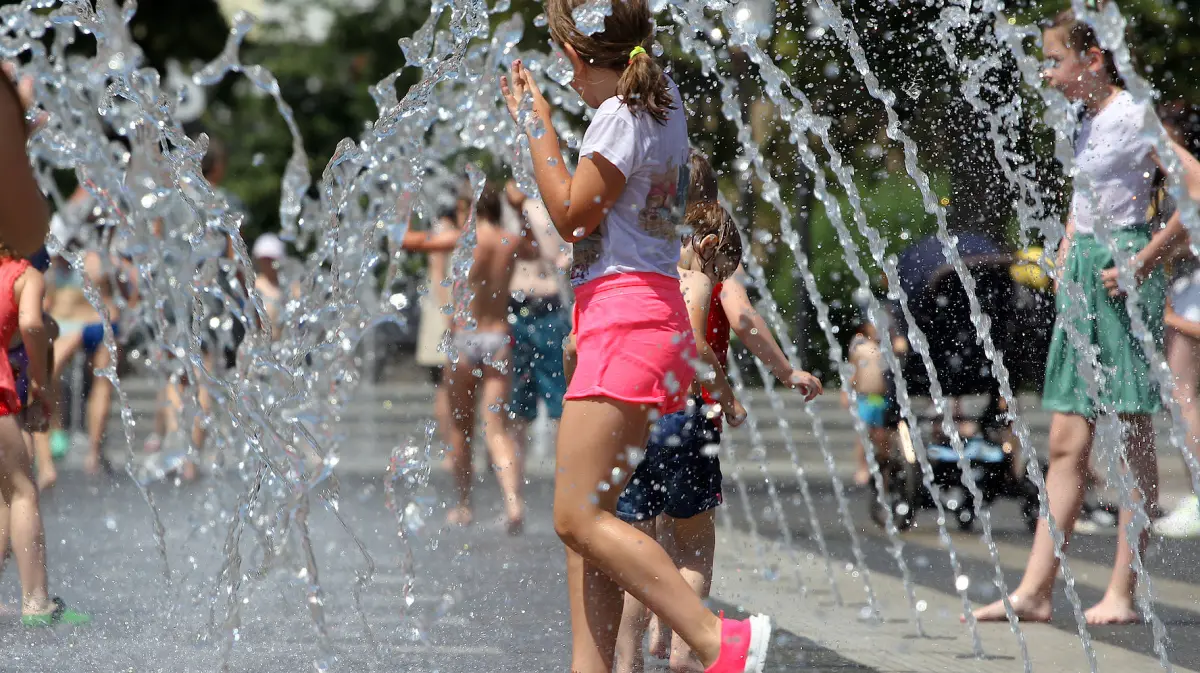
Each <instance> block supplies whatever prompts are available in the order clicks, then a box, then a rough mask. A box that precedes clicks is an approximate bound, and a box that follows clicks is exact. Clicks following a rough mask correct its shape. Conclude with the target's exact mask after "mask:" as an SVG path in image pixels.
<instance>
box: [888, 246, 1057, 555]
mask: <svg viewBox="0 0 1200 673" xmlns="http://www.w3.org/2000/svg"><path fill="white" fill-rule="evenodd" d="M958 250H959V253H960V255H961V256H962V257H963V261H964V262H965V264H966V266H967V269H968V271H969V272H970V274H971V276H972V278H973V279H974V280H975V292H976V296H977V297H978V298H979V302H980V305H981V308H982V309H983V311H984V313H986V314H987V315H988V316H990V318H991V329H990V332H991V335H992V339H993V341H994V342H995V344H996V348H997V349H998V350H1000V351H1001V352H1002V353H1003V355H1004V362H1005V364H1006V366H1007V368H1008V370H1009V374H1010V377H1011V378H1012V386H1013V388H1014V389H1017V388H1030V387H1038V386H1040V384H1041V376H1042V371H1043V367H1044V363H1045V361H1046V353H1047V351H1048V349H1049V344H1050V334H1051V330H1052V328H1053V325H1054V301H1053V296H1052V295H1049V294H1048V293H1045V292H1043V291H1040V290H1038V289H1036V288H1031V287H1029V286H1027V285H1023V284H1021V283H1018V282H1016V281H1015V280H1014V279H1013V275H1012V273H1011V271H1010V269H1011V267H1012V265H1013V261H1014V255H1012V254H1009V253H1005V252H1002V251H1000V250H999V249H997V247H996V246H995V244H994V243H992V241H990V240H989V239H987V238H985V237H983V236H979V235H974V234H960V235H959V237H958ZM899 272H900V281H901V284H902V286H903V287H904V290H905V292H906V294H907V295H908V297H909V302H910V309H911V311H912V314H913V318H914V319H915V321H916V323H917V326H918V327H920V328H921V330H922V331H923V332H924V333H925V335H926V337H927V339H928V341H929V350H930V356H931V358H932V360H933V362H934V365H935V368H936V370H937V374H938V381H939V383H940V384H941V386H942V392H943V393H944V394H945V395H946V396H948V397H950V398H953V399H954V400H955V401H956V402H955V404H954V405H953V413H954V418H952V422H953V423H955V424H956V425H957V426H958V429H959V434H960V436H961V437H962V439H963V441H964V444H965V447H964V451H965V454H966V457H967V458H968V460H969V462H970V469H971V474H972V476H973V477H974V479H975V482H976V484H977V485H978V487H979V490H980V491H981V495H982V497H983V502H981V503H977V502H975V500H974V497H973V496H972V494H971V493H970V491H968V490H967V488H966V487H965V486H964V483H963V474H962V469H961V468H960V467H959V464H958V454H957V453H956V452H955V451H954V449H953V448H952V447H951V444H950V441H949V439H948V438H947V437H946V436H945V435H944V433H943V432H942V429H941V424H942V419H941V418H940V417H934V416H933V415H930V414H926V415H924V416H923V417H921V418H920V419H919V422H918V425H919V427H915V428H914V427H909V425H908V423H907V421H904V420H900V421H899V423H898V427H897V430H898V432H899V435H900V450H899V451H893V452H892V455H891V456H889V458H888V461H887V464H886V465H882V466H881V467H882V468H883V471H884V477H885V479H884V481H885V484H886V486H885V488H886V490H887V492H886V493H885V497H884V498H883V501H884V502H885V503H887V505H888V507H889V508H890V509H891V510H892V514H893V519H894V521H895V523H896V526H897V527H898V528H899V529H900V530H906V529H908V528H909V527H911V526H912V525H913V522H914V520H915V518H916V514H917V512H918V511H919V510H920V509H926V508H933V507H934V506H935V500H934V499H935V498H937V499H940V500H941V502H942V504H943V506H944V508H945V509H946V511H947V512H948V513H949V514H950V516H953V518H954V521H955V523H956V524H957V525H958V527H959V529H961V530H964V531H965V530H970V529H971V528H972V526H973V525H974V522H975V518H976V514H977V512H978V510H979V508H980V507H986V506H989V505H991V503H992V502H993V501H995V500H996V499H998V498H1010V499H1016V500H1018V501H1019V502H1020V506H1021V515H1022V518H1023V520H1024V522H1025V525H1026V526H1027V527H1028V528H1029V530H1030V531H1032V530H1033V529H1034V528H1035V527H1036V526H1037V520H1038V510H1039V504H1038V494H1037V488H1036V487H1035V486H1034V485H1033V483H1032V482H1031V481H1030V480H1029V478H1028V477H1027V476H1026V474H1025V470H1024V468H1023V465H1022V464H1020V462H1019V451H1018V450H1017V448H1016V442H1015V440H1014V439H1012V438H1011V436H1010V428H1009V426H1010V422H1009V416H1008V409H1007V408H1006V406H1005V404H1004V401H1003V400H1002V398H1001V396H1000V393H999V388H1000V387H999V383H998V382H997V381H996V380H995V378H994V377H993V375H992V373H991V364H990V362H989V361H988V358H987V355H986V353H985V352H984V347H983V342H982V340H981V339H978V338H977V337H976V334H975V328H974V326H973V325H972V324H971V314H970V307H969V304H968V301H967V295H966V291H965V290H964V288H963V286H962V283H961V282H960V281H959V278H958V275H957V274H956V272H955V270H954V268H953V267H952V266H951V265H950V264H949V263H947V262H946V261H945V258H944V256H943V255H942V251H941V244H940V242H939V241H938V240H937V239H934V238H929V239H924V240H922V241H919V242H917V243H916V244H914V245H913V246H912V247H910V248H909V249H908V250H906V251H905V252H904V253H903V254H902V255H901V257H900V260H899ZM902 373H903V374H904V379H905V382H906V383H907V386H908V391H909V394H910V395H912V396H914V397H920V396H928V395H929V393H930V381H929V376H928V372H927V371H926V369H925V365H924V362H923V361H922V360H921V358H920V357H919V356H918V355H915V354H913V355H909V356H908V357H907V358H905V360H904V361H903V363H902ZM980 395H983V396H986V399H987V403H986V405H985V406H984V407H983V410H982V412H981V413H978V414H977V415H975V416H973V417H972V416H966V415H964V414H963V413H962V411H961V409H962V408H965V407H966V406H967V405H960V404H959V400H961V399H962V398H965V397H970V396H980ZM976 408H978V406H976ZM916 433H920V435H919V436H920V437H921V438H922V439H924V441H923V442H921V444H922V445H923V446H924V447H925V451H926V455H927V457H928V460H929V463H930V466H931V467H932V473H933V486H934V488H933V491H934V492H930V489H928V488H926V487H925V484H924V481H923V474H922V469H921V465H920V463H919V461H918V458H917V454H916V449H915V446H914V442H913V436H914V434H916ZM884 514H885V513H884V512H883V510H882V506H881V505H880V504H879V502H878V499H874V498H873V499H872V501H871V517H872V519H873V520H875V522H876V523H877V524H879V525H882V523H883V520H884Z"/></svg>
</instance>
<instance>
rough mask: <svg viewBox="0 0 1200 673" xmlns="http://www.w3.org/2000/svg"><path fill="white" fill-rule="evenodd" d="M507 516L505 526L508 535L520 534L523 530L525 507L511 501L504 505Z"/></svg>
mask: <svg viewBox="0 0 1200 673" xmlns="http://www.w3.org/2000/svg"><path fill="white" fill-rule="evenodd" d="M505 510H507V511H506V513H505V515H506V516H507V517H508V523H507V525H506V528H507V529H508V534H509V535H520V534H521V533H523V532H525V507H524V506H523V505H521V504H520V503H512V504H511V505H508V506H506V507H505Z"/></svg>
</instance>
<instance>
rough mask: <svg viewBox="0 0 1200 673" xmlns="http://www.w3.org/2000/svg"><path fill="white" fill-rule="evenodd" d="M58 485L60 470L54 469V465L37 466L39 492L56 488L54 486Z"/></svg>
mask: <svg viewBox="0 0 1200 673" xmlns="http://www.w3.org/2000/svg"><path fill="white" fill-rule="evenodd" d="M56 483H58V470H56V469H54V464H53V463H51V464H49V465H38V466H37V487H38V490H39V491H46V490H49V489H51V488H54V484H56Z"/></svg>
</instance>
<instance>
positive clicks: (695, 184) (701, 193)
mask: <svg viewBox="0 0 1200 673" xmlns="http://www.w3.org/2000/svg"><path fill="white" fill-rule="evenodd" d="M718 196H720V190H719V189H718V187H717V174H716V173H714V172H713V167H712V164H710V163H708V158H707V157H705V156H704V155H703V154H700V153H699V152H697V151H696V150H692V151H691V152H690V153H689V154H688V194H687V199H688V203H689V204H697V203H705V202H709V201H712V202H715V201H716V200H717V197H718Z"/></svg>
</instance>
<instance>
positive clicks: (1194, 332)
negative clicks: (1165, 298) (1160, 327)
mask: <svg viewBox="0 0 1200 673" xmlns="http://www.w3.org/2000/svg"><path fill="white" fill-rule="evenodd" d="M1163 323H1164V324H1165V325H1166V326H1167V327H1170V328H1171V329H1173V330H1175V331H1176V332H1179V333H1180V334H1182V335H1184V336H1188V337H1191V338H1193V339H1200V322H1192V321H1191V320H1185V319H1184V318H1183V316H1181V315H1179V314H1178V313H1176V312H1175V309H1173V308H1171V307H1170V305H1168V306H1167V314H1166V315H1165V316H1163Z"/></svg>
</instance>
